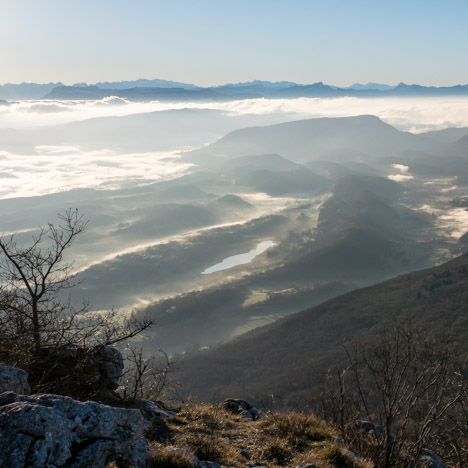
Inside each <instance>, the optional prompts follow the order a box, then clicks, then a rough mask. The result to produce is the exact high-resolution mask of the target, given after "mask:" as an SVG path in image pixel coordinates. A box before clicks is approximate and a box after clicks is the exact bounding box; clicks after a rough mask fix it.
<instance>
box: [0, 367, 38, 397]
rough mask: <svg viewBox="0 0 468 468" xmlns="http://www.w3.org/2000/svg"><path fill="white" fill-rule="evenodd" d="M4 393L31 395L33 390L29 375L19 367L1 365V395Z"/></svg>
mask: <svg viewBox="0 0 468 468" xmlns="http://www.w3.org/2000/svg"><path fill="white" fill-rule="evenodd" d="M3 392H15V393H19V394H20V395H29V394H30V393H31V389H30V388H29V384H28V373H27V372H26V371H24V370H23V369H19V368H18V367H10V366H5V365H3V364H0V393H3Z"/></svg>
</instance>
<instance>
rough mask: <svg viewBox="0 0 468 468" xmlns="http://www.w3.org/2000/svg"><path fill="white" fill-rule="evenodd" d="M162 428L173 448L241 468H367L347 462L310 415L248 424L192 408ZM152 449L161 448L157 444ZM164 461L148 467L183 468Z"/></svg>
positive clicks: (214, 410) (213, 409) (332, 435)
mask: <svg viewBox="0 0 468 468" xmlns="http://www.w3.org/2000/svg"><path fill="white" fill-rule="evenodd" d="M166 426H167V428H166V427H165V428H164V433H166V431H167V430H169V431H170V440H171V443H172V444H173V445H176V446H177V447H180V448H185V449H187V450H189V451H190V452H192V453H193V454H194V455H196V456H197V458H198V459H199V460H209V461H216V462H218V463H219V464H222V465H227V466H234V467H245V465H246V463H248V462H253V463H255V462H257V463H267V464H268V466H269V467H270V468H274V467H284V466H295V465H299V464H303V465H307V464H314V465H315V466H317V467H318V468H334V467H337V466H340V467H345V466H346V467H353V468H357V467H361V468H371V465H369V464H366V462H364V461H362V460H358V461H353V460H352V459H351V458H349V457H348V455H347V454H346V453H345V452H344V451H343V450H341V449H340V448H339V447H338V446H337V445H336V443H335V442H334V441H335V440H336V437H337V432H336V431H335V429H334V428H332V427H331V426H329V425H328V424H326V423H325V422H323V421H321V420H319V419H317V418H316V417H314V416H312V415H310V414H305V413H284V414H273V415H269V416H268V417H267V418H266V419H264V420H262V421H247V420H245V419H243V418H241V417H239V416H235V415H232V414H230V413H227V412H226V411H224V410H223V409H222V408H220V407H217V406H209V405H194V406H187V407H183V408H180V410H179V412H178V416H177V417H173V418H168V419H167V420H166ZM156 432H158V431H156ZM151 445H152V446H153V447H155V448H159V449H162V448H163V447H164V443H163V442H162V441H155V442H152V444H151ZM165 460H166V459H165ZM165 460H162V459H159V461H158V463H160V464H158V465H153V466H158V467H159V466H161V467H166V466H167V467H169V466H174V467H176V468H177V467H179V466H180V467H181V468H183V467H182V465H178V464H173V465H168V464H163V462H164V463H166V462H167V463H168V462H169V461H170V460H166V461H165ZM176 462H177V463H179V461H177V460H174V463H176ZM181 463H182V461H181ZM339 463H345V464H343V465H339Z"/></svg>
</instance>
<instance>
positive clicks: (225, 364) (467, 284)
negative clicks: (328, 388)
mask: <svg viewBox="0 0 468 468" xmlns="http://www.w3.org/2000/svg"><path fill="white" fill-rule="evenodd" d="M398 314H411V315H413V316H414V317H415V318H416V319H417V320H421V321H422V322H423V323H424V325H425V326H426V327H427V329H429V330H430V331H432V332H435V333H437V332H440V331H442V330H448V329H452V330H453V332H454V333H455V335H456V339H457V342H458V344H459V347H460V350H459V351H460V353H461V354H464V353H466V351H467V349H468V254H465V255H462V256H460V257H458V258H456V259H454V260H452V261H450V262H448V263H445V264H443V265H440V266H438V267H435V268H430V269H427V270H421V271H416V272H412V273H410V274H404V275H401V276H398V277H396V278H394V279H391V280H388V281H385V282H383V283H379V284H377V285H374V286H371V287H367V288H363V289H359V290H356V291H353V292H350V293H347V294H345V295H342V296H339V297H337V298H335V299H332V300H329V301H327V302H325V303H323V304H321V305H319V306H316V307H313V308H311V309H309V310H306V311H303V312H300V313H298V314H294V315H292V316H289V317H287V318H285V319H283V320H280V321H278V322H276V323H275V324H274V325H270V326H267V327H264V328H262V329H257V330H254V331H253V332H250V333H249V334H247V335H244V336H243V337H241V338H239V339H237V340H236V341H234V342H231V343H228V344H226V345H223V346H220V347H219V348H217V349H214V350H212V351H210V352H208V353H206V354H204V355H201V356H198V357H195V358H192V359H190V360H188V361H186V362H185V363H184V365H183V367H182V369H181V374H180V378H181V380H182V381H183V382H184V383H185V384H186V385H187V387H188V388H189V389H190V391H191V393H192V394H193V395H195V396H197V397H199V398H201V399H204V400H215V399H216V395H219V394H221V395H227V396H233V397H236V398H247V399H249V398H250V399H254V400H255V401H257V402H259V401H266V399H267V398H268V396H269V395H271V394H273V395H274V396H275V399H276V401H287V402H294V401H296V402H304V400H305V399H306V398H307V395H308V392H309V390H308V389H309V388H310V382H311V376H312V374H314V373H318V374H321V375H323V373H324V372H325V371H326V370H327V369H330V368H334V367H337V366H340V364H343V363H344V352H343V348H342V346H341V340H342V339H345V340H349V339H353V338H359V339H362V340H366V341H371V340H372V339H374V337H376V336H377V332H378V330H379V329H380V328H381V327H382V325H384V324H385V323H387V322H388V321H389V320H390V319H391V317H392V316H394V315H398Z"/></svg>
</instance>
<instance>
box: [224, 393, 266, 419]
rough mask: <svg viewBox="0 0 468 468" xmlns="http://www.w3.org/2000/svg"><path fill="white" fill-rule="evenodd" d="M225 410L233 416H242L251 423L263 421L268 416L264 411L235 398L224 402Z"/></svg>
mask: <svg viewBox="0 0 468 468" xmlns="http://www.w3.org/2000/svg"><path fill="white" fill-rule="evenodd" d="M223 408H224V409H225V410H226V411H228V412H229V413H232V414H237V415H238V416H242V417H243V418H245V419H248V420H249V421H256V420H257V419H263V418H265V417H266V414H265V413H264V412H263V411H260V410H258V409H257V408H255V406H253V405H252V404H250V403H249V402H248V401H245V400H237V399H234V398H228V399H227V400H224V402H223Z"/></svg>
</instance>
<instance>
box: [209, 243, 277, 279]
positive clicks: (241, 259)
mask: <svg viewBox="0 0 468 468" xmlns="http://www.w3.org/2000/svg"><path fill="white" fill-rule="evenodd" d="M275 245H276V243H275V242H273V241H271V240H268V241H263V242H260V244H258V245H257V247H255V249H252V250H250V251H249V252H246V253H241V254H237V255H232V256H231V257H227V258H225V259H224V260H223V261H222V262H220V263H217V264H216V265H213V266H210V267H209V268H207V269H206V270H205V271H202V275H209V274H210V273H215V272H216V271H221V270H227V269H228V268H232V267H235V266H237V265H244V264H245V263H249V262H251V261H252V260H253V259H254V258H255V257H256V256H257V255H260V254H262V253H263V252H265V250H268V249H269V248H271V247H274V246H275Z"/></svg>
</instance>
